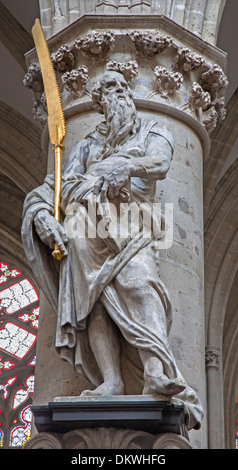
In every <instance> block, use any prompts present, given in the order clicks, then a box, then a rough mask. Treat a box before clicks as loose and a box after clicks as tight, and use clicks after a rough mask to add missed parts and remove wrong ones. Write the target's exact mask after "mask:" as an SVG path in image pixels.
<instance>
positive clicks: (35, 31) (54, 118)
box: [32, 18, 65, 146]
mask: <svg viewBox="0 0 238 470" xmlns="http://www.w3.org/2000/svg"><path fill="white" fill-rule="evenodd" d="M32 35H33V38H34V42H35V46H36V52H37V55H38V59H39V63H40V67H41V73H42V78H43V83H44V89H45V96H46V102H47V109H48V126H49V136H50V141H51V143H52V144H53V145H55V146H56V145H59V144H61V143H62V142H63V139H64V137H65V118H64V112H63V106H62V102H61V97H60V92H59V87H58V83H57V79H56V74H55V70H54V67H53V63H52V60H51V57H50V52H49V49H48V46H47V42H46V39H45V36H44V33H43V30H42V27H41V24H40V20H39V19H38V18H37V19H36V21H35V24H34V26H33V28H32Z"/></svg>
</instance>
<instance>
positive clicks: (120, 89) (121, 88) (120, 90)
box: [116, 85, 123, 93]
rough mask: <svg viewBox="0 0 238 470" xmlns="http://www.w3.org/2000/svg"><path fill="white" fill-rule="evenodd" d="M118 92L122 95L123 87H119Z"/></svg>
mask: <svg viewBox="0 0 238 470" xmlns="http://www.w3.org/2000/svg"><path fill="white" fill-rule="evenodd" d="M116 91H117V93H122V92H123V87H122V86H121V85H117V89H116Z"/></svg>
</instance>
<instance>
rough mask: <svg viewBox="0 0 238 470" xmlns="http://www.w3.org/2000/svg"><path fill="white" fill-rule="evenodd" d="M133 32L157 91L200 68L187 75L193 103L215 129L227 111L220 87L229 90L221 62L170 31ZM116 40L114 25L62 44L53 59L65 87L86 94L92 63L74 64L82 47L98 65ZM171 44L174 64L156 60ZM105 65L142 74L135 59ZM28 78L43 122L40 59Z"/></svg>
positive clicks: (169, 92) (168, 89)
mask: <svg viewBox="0 0 238 470" xmlns="http://www.w3.org/2000/svg"><path fill="white" fill-rule="evenodd" d="M128 36H129V37H130V39H131V41H132V43H133V44H134V47H135V50H136V53H137V55H138V58H142V59H146V60H148V61H149V62H151V64H150V66H151V68H152V69H153V71H154V74H155V77H156V92H157V93H158V94H159V95H160V96H161V97H162V98H168V96H173V94H174V93H175V92H176V91H178V90H179V89H180V87H181V84H182V83H183V82H184V78H187V77H188V74H189V73H190V72H194V71H196V75H198V76H197V77H196V81H194V82H192V85H189V81H187V80H186V87H190V86H191V88H190V90H191V91H190V96H189V98H188V105H189V108H190V110H191V111H193V112H194V114H195V116H196V118H197V119H199V120H200V122H201V124H202V125H203V126H204V127H205V129H206V130H207V132H208V133H211V132H212V130H213V129H214V128H215V126H216V124H217V121H218V120H219V119H224V118H225V115H226V113H225V107H224V99H223V98H221V97H220V96H219V94H220V93H224V90H225V88H226V87H227V85H228V81H227V77H226V75H225V74H224V72H223V70H222V68H221V67H220V66H219V65H217V64H215V65H211V64H209V63H208V62H206V61H205V59H204V58H203V57H202V56H200V55H199V54H197V53H195V52H194V51H192V50H190V49H189V48H187V47H184V46H180V45H178V44H176V43H175V42H174V41H173V40H172V39H171V38H170V37H169V36H166V35H162V34H161V33H159V32H158V31H155V32H151V31H134V32H132V33H129V34H128ZM114 45H115V34H114V33H113V32H112V31H93V32H92V33H91V34H87V35H86V36H84V37H81V38H78V39H76V41H75V42H74V44H73V45H72V46H68V45H65V44H64V45H62V46H61V47H60V48H59V49H58V50H57V51H56V52H55V53H53V54H52V61H53V65H54V67H55V69H56V70H57V72H58V74H59V77H61V79H62V84H63V86H64V89H65V90H66V91H67V92H70V93H73V95H74V96H75V97H82V96H83V94H85V93H87V83H88V80H89V77H88V69H87V67H86V66H85V65H82V64H81V65H80V66H79V67H78V68H76V67H75V66H76V55H77V52H78V53H79V54H80V53H82V54H83V56H85V57H87V59H89V63H90V62H91V65H89V68H93V67H94V66H96V65H97V64H101V62H105V61H106V58H107V56H108V54H109V53H110V52H111V51H113V49H114ZM167 48H170V50H172V51H173V52H174V56H173V59H172V64H171V68H170V69H168V68H166V67H164V66H162V65H155V64H154V63H153V60H154V59H155V57H156V55H159V54H161V53H162V52H164V51H165V50H166V49H167ZM106 68H107V70H115V71H117V72H119V73H122V74H123V75H124V77H125V79H126V80H127V81H128V82H130V81H131V80H132V79H133V78H135V77H136V76H137V75H138V63H137V61H135V60H129V61H128V62H122V61H116V60H111V61H109V62H108V63H107V64H106ZM199 69H200V70H199ZM184 74H186V75H185V77H184ZM23 82H24V85H25V86H27V87H28V88H30V89H31V90H32V92H33V99H34V108H33V114H34V116H35V117H36V118H37V119H38V120H40V121H41V122H42V123H43V122H44V121H45V120H46V117H47V114H46V105H45V100H44V97H43V96H42V93H43V91H44V87H43V81H42V76H41V70H40V66H39V64H37V63H34V64H32V65H31V66H30V67H29V70H28V73H27V74H26V75H25V78H24V81H23ZM188 92H189V89H188ZM189 108H188V109H189ZM199 110H201V111H202V114H201V113H200V111H199Z"/></svg>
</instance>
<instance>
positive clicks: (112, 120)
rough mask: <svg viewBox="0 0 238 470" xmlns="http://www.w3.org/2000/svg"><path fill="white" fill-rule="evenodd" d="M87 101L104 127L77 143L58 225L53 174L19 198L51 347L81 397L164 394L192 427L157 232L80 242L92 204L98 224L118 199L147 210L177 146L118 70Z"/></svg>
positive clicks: (197, 407)
mask: <svg viewBox="0 0 238 470" xmlns="http://www.w3.org/2000/svg"><path fill="white" fill-rule="evenodd" d="M92 99H93V102H94V104H95V106H96V108H97V110H98V111H99V112H101V113H103V114H104V116H105V122H102V123H101V124H99V125H98V126H97V128H96V129H95V131H94V132H92V133H90V134H89V135H88V136H87V137H86V138H85V139H84V140H83V141H80V142H78V143H77V144H76V145H75V146H74V148H73V150H72V152H71V155H70V156H69V158H68V161H67V163H66V164H65V165H64V166H63V168H62V203H61V212H62V221H61V223H60V224H59V223H58V222H57V221H56V220H55V219H54V217H53V216H52V213H53V201H54V176H53V175H47V177H46V178H45V182H44V184H43V185H42V186H40V187H39V188H37V189H35V190H33V191H32V192H31V193H30V194H29V195H28V196H27V197H26V200H25V204H24V212H23V224H22V239H23V243H24V248H25V252H26V255H27V256H28V258H29V262H30V266H31V267H32V270H33V272H34V274H35V276H36V278H37V279H38V282H39V284H40V286H41V288H42V290H43V292H44V293H45V295H46V296H47V298H48V299H49V302H50V304H51V305H52V307H53V309H54V310H55V311H56V312H57V331H56V348H57V350H58V351H59V352H60V353H61V356H62V358H63V359H66V360H68V361H69V362H70V363H71V364H72V365H73V366H74V367H75V368H76V370H77V371H78V372H80V373H82V371H83V373H84V374H86V376H87V378H88V380H89V381H90V382H91V384H92V387H91V390H84V391H83V392H82V395H88V396H109V395H110V396H111V395H124V394H125V395H132V394H137V395H143V394H152V395H155V396H157V397H159V398H161V399H163V397H165V396H166V398H167V399H168V397H169V399H170V400H171V401H172V403H176V404H184V406H185V411H186V413H187V418H188V429H191V428H196V429H198V428H199V427H200V423H201V419H202V416H203V411H202V407H201V403H200V401H199V399H198V397H197V394H196V392H195V391H194V390H193V389H192V388H191V387H190V386H189V385H188V384H187V383H186V381H185V379H184V378H183V377H182V375H181V373H180V371H179V369H178V366H177V364H176V362H175V359H174V356H173V353H172V350H171V347H170V345H169V342H168V334H169V330H170V327H171V321H172V317H171V304H170V300H169V295H168V292H167V289H166V287H165V286H164V284H163V283H162V281H161V279H160V277H159V272H158V264H159V263H158V250H157V249H156V248H155V242H156V240H155V236H154V234H153V233H151V235H150V236H147V237H145V236H143V230H142V227H141V225H138V227H137V230H134V232H133V233H134V235H135V236H130V237H127V238H124V239H123V242H122V241H121V240H120V238H119V239H117V238H115V237H114V238H113V236H111V237H110V236H108V237H100V235H99V233H98V231H97V232H96V236H94V237H89V236H85V237H82V236H79V232H80V227H81V225H80V221H82V223H83V221H84V222H85V220H86V221H87V223H88V226H90V223H91V222H90V217H89V205H90V201H91V200H92V198H93V197H94V198H95V200H96V208H97V213H98V211H99V212H100V211H101V212H100V214H101V218H102V217H103V216H105V214H108V210H107V208H108V207H110V204H112V203H113V204H115V206H118V204H119V205H120V202H122V201H123V200H124V201H125V200H126V201H127V202H133V203H134V204H136V205H137V206H138V207H139V206H140V204H142V203H143V202H146V203H147V204H149V206H152V205H153V203H154V201H155V193H156V182H157V180H162V179H164V178H165V177H166V174H167V172H168V170H169V168H170V164H171V160H172V155H173V151H174V139H173V136H172V134H171V132H170V131H169V130H167V129H166V128H165V127H163V126H162V127H161V126H160V125H159V124H158V123H157V122H156V121H150V120H145V119H140V118H139V117H138V115H137V112H136V108H135V105H134V102H133V99H132V92H131V90H130V88H129V86H128V83H127V82H126V80H125V79H124V77H123V75H122V74H120V73H117V72H106V73H105V74H104V75H103V76H102V77H101V79H100V82H99V84H98V85H97V86H95V87H94V89H93V92H92ZM109 203H110V204H109ZM72 205H73V207H74V208H77V220H78V221H79V224H78V232H77V230H76V231H74V233H73V235H72V234H71V233H69V230H68V227H69V224H68V223H67V221H69V219H70V218H69V217H68V214H69V212H70V211H69V208H70V207H72ZM109 213H110V211H109ZM109 215H110V214H109ZM109 218H110V217H109ZM76 225H77V224H76ZM55 242H56V243H57V244H58V245H59V247H60V249H61V251H62V253H63V255H64V258H63V260H62V261H61V262H60V263H59V262H58V261H56V260H54V259H53V257H52V255H51V252H50V249H53V246H54V243H55Z"/></svg>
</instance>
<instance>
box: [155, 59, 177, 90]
mask: <svg viewBox="0 0 238 470" xmlns="http://www.w3.org/2000/svg"><path fill="white" fill-rule="evenodd" d="M154 73H155V76H156V81H157V89H158V92H159V93H160V94H161V95H162V96H163V97H167V96H168V95H169V94H172V93H174V92H175V91H176V90H179V88H180V86H181V84H182V83H183V76H182V74H181V73H179V72H172V71H170V70H167V69H166V68H165V67H162V66H156V67H155V68H154Z"/></svg>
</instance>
